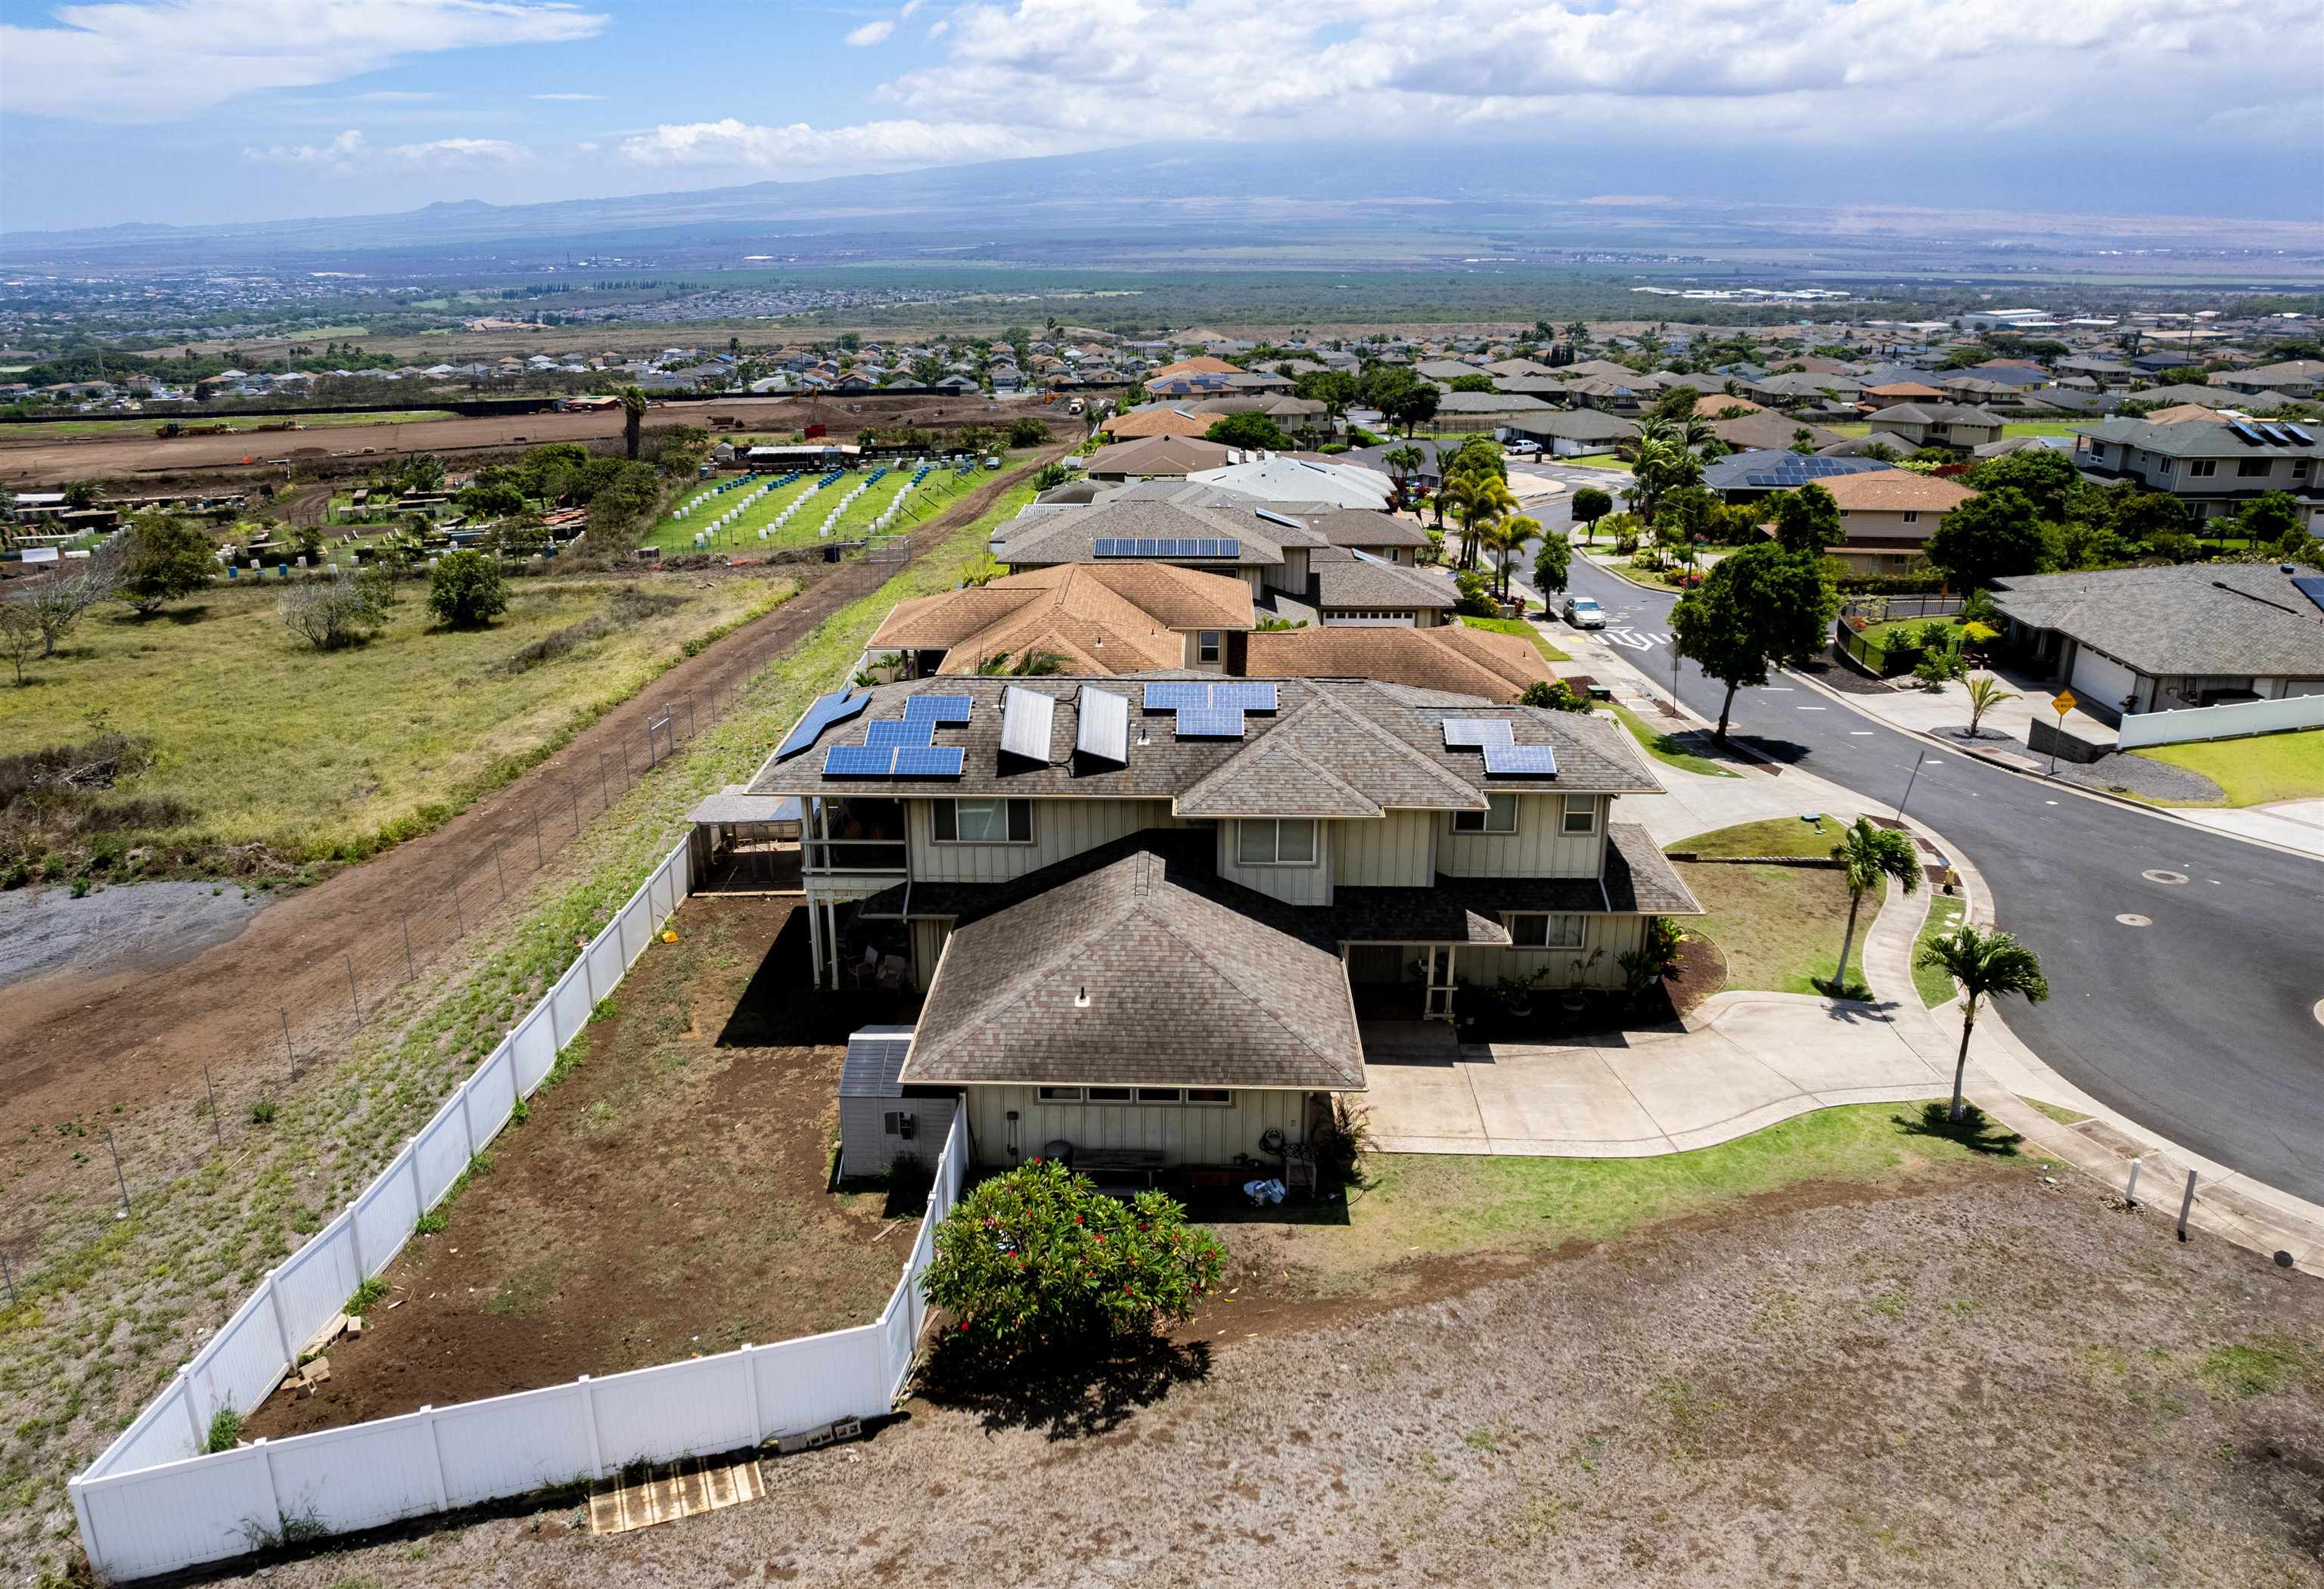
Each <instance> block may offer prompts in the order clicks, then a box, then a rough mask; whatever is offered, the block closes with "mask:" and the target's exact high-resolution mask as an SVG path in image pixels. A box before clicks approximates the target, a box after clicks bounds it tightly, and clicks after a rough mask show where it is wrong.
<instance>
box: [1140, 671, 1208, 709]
mask: <svg viewBox="0 0 2324 1589" xmlns="http://www.w3.org/2000/svg"><path fill="white" fill-rule="evenodd" d="M1210 703H1211V687H1210V685H1208V684H1194V683H1192V682H1189V681H1186V680H1183V679H1172V680H1169V681H1167V682H1166V683H1160V684H1148V685H1147V686H1146V702H1145V705H1146V710H1147V711H1148V712H1188V711H1194V710H1196V709H1199V708H1201V707H1204V706H1208V705H1209V704H1210Z"/></svg>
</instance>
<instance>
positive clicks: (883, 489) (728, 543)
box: [638, 457, 1015, 556]
mask: <svg viewBox="0 0 2324 1589" xmlns="http://www.w3.org/2000/svg"><path fill="white" fill-rule="evenodd" d="M1002 462H1003V463H1004V464H1010V463H1013V462H1015V460H1014V458H1012V457H1004V458H1003V460H1002ZM912 473H913V472H912V471H910V470H904V471H901V472H899V471H896V470H892V469H891V470H890V472H889V473H888V475H887V477H886V478H885V479H883V480H881V482H880V483H879V484H877V485H875V486H873V487H871V490H869V491H865V492H864V493H863V494H862V496H860V497H858V498H856V499H855V501H853V502H851V503H850V504H848V507H847V510H846V511H845V512H844V513H843V514H841V516H840V519H839V522H838V523H836V524H835V525H834V526H832V531H831V535H830V537H829V538H830V539H833V540H843V541H844V540H849V539H853V538H855V537H860V536H862V535H863V534H865V533H866V532H868V531H869V530H870V529H871V521H872V520H873V519H877V518H878V517H879V516H880V514H881V512H882V511H883V510H885V509H886V508H887V506H888V504H889V503H890V501H894V500H895V495H896V489H897V488H898V487H899V486H900V485H902V484H903V483H904V482H906V481H908V480H909V479H910V478H911V476H912ZM868 475H869V471H866V472H865V473H863V474H857V475H843V476H842V477H841V478H840V481H839V482H838V483H837V484H835V485H832V486H828V487H825V488H823V489H821V490H820V491H818V490H817V484H816V482H818V481H820V480H821V479H822V478H823V477H822V476H821V475H818V474H810V475H807V476H806V477H805V478H804V479H801V480H798V481H794V482H791V483H790V484H789V485H787V486H785V487H783V488H782V489H781V490H780V491H770V492H768V493H767V494H766V495H765V496H763V497H761V498H760V499H759V500H758V501H756V502H754V503H752V505H751V508H750V510H748V511H747V512H745V513H744V514H743V516H742V518H741V519H736V520H735V521H734V522H733V523H732V524H730V525H727V526H726V527H725V528H723V529H721V530H719V531H717V532H716V536H715V540H714V541H713V542H712V544H711V545H709V546H707V547H703V548H701V549H702V550H705V551H720V552H734V553H741V554H744V555H746V556H747V555H749V554H752V553H754V552H772V551H780V550H782V549H784V548H786V547H805V546H813V545H814V544H815V543H816V542H817V541H819V540H822V539H824V538H825V537H824V536H823V535H822V533H821V531H822V529H823V519H824V515H825V514H826V513H828V512H830V511H831V508H832V505H833V504H834V503H835V502H836V501H838V500H839V499H840V498H842V497H844V496H845V495H846V494H847V493H848V492H849V491H853V489H854V488H855V487H856V485H857V484H858V483H860V482H862V480H864V479H865V478H868ZM991 477H992V472H991V471H989V470H985V469H982V468H979V469H973V470H971V471H970V472H969V473H967V474H965V475H958V474H954V473H953V472H952V470H951V469H950V468H949V467H941V466H940V467H938V468H937V469H936V470H935V471H933V472H932V473H930V474H929V475H928V477H927V479H926V480H924V481H922V482H920V484H919V486H918V489H917V490H915V491H913V492H912V493H911V495H910V496H909V497H908V498H906V499H905V503H904V510H903V512H902V513H900V514H899V515H898V516H897V518H896V519H895V520H894V521H893V522H892V523H891V524H890V526H889V528H890V531H891V532H893V533H897V534H901V533H902V532H904V531H906V530H908V529H910V528H913V527H914V526H916V525H918V524H922V523H925V522H927V520H928V519H930V518H932V517H934V516H935V515H936V514H938V513H941V512H943V511H944V510H945V509H946V508H949V507H950V506H951V505H952V504H953V503H954V501H958V500H959V499H960V498H961V497H963V496H965V495H966V494H967V493H969V492H970V491H974V490H975V489H976V488H977V486H978V484H979V483H980V482H983V481H986V480H989V479H991ZM777 478H780V477H779V476H778V477H777ZM701 489H702V482H695V483H692V484H689V485H687V486H686V487H685V488H683V489H681V490H680V491H678V492H677V493H676V494H675V496H674V498H673V501H674V502H684V501H692V500H693V499H694V498H695V497H696V495H698V494H699V493H700V491H701ZM746 494H747V489H745V490H738V491H733V492H730V493H728V494H727V495H726V496H725V497H723V498H722V497H713V498H711V499H710V501H708V502H707V503H705V505H704V506H703V507H701V508H699V509H697V510H695V511H694V512H693V513H691V514H689V515H687V517H686V518H683V519H680V518H678V517H676V516H675V515H672V516H670V517H668V518H665V519H662V520H661V521H660V522H659V523H658V524H656V525H655V526H654V527H653V528H652V529H651V530H650V531H648V532H647V533H646V535H645V536H644V537H642V538H641V539H640V541H639V542H638V544H639V545H640V546H644V547H660V548H661V550H662V555H663V556H676V555H677V554H679V553H682V552H690V551H694V550H696V547H695V545H694V537H695V535H696V532H697V531H700V530H702V529H704V528H706V527H707V526H708V524H709V522H710V520H711V519H714V518H715V517H716V516H717V515H718V513H720V512H722V511H724V505H725V504H727V503H729V502H731V501H735V500H738V499H740V498H741V497H742V496H744V495H746ZM808 497H814V498H816V500H815V501H805V502H804V503H803V505H802V506H801V507H800V509H799V510H798V512H797V513H795V514H793V515H792V517H791V520H790V522H789V523H788V524H786V525H784V526H783V527H782V528H780V529H777V530H774V531H773V532H772V533H771V534H770V535H769V536H767V537H765V538H764V539H761V538H760V535H759V531H760V530H761V528H765V527H768V526H770V525H772V524H773V523H774V521H775V519H776V517H777V516H778V515H779V514H780V513H781V512H782V510H784V509H785V508H786V507H788V506H789V505H790V504H791V503H792V502H795V501H802V499H805V498H808Z"/></svg>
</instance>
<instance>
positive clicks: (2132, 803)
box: [1784, 668, 2318, 860]
mask: <svg viewBox="0 0 2324 1589" xmlns="http://www.w3.org/2000/svg"><path fill="white" fill-rule="evenodd" d="M1784 672H1785V673H1786V674H1787V675H1789V676H1791V677H1793V678H1795V679H1797V680H1799V681H1800V683H1802V684H1805V685H1806V686H1807V687H1808V688H1809V689H1811V690H1813V691H1815V692H1816V693H1818V694H1820V695H1822V696H1825V697H1827V698H1828V699H1831V700H1833V701H1837V702H1839V703H1840V704H1841V705H1843V706H1845V707H1847V708H1848V709H1849V711H1850V712H1854V713H1856V715H1857V716H1858V717H1860V718H1863V719H1864V720H1865V721H1867V722H1877V723H1878V724H1879V725H1880V726H1881V727H1882V728H1885V729H1888V730H1893V731H1895V732H1896V733H1899V734H1902V735H1904V737H1905V738H1906V739H1918V740H1920V741H1921V742H1922V743H1923V744H1924V745H1929V746H1932V747H1933V748H1935V749H1939V750H1946V751H1950V752H1951V753H1952V754H1953V755H1955V756H1960V757H1966V758H1969V760H1972V761H1981V762H1983V763H1984V764H1985V765H1986V766H1987V767H1995V768H1997V769H1998V770H2000V771H2002V772H2006V773H2009V774H2011V775H2013V776H2016V777H2021V778H2024V779H2025V780H2026V781H2027V782H2029V783H2032V784H2035V785H2039V786H2041V787H2043V788H2045V789H2056V790H2058V791H2060V792H2061V793H2062V794H2068V795H2080V796H2081V797H2082V798H2083V799H2085V800H2096V801H2100V802H2103V803H2104V804H2108V805H2116V806H2120V807H2122V808H2123V809H2124V810H2126V811H2135V812H2139V813H2144V814H2145V815H2147V816H2157V817H2162V818H2163V819H2164V820H2165V821H2167V822H2172V823H2173V824H2175V825H2176V826H2179V827H2181V828H2190V829H2192V830H2193V831H2196V832H2199V833H2213V834H2217V835H2218V837H2220V838H2223V839H2233V840H2236V842H2238V843H2242V844H2248V845H2251V846H2252V847H2253V848H2254V849H2257V850H2273V851H2275V852H2276V853H2277V854H2278V855H2292V856H2297V857H2299V858H2300V859H2301V860H2315V859H2318V857H2317V856H2316V855H2315V854H2314V853H2312V852H2311V851H2309V850H2295V849H2293V848H2292V846H2290V845H2289V844H2278V843H2277V842H2276V841H2275V840H2273V839H2257V838H2254V837H2253V836H2252V835H2251V834H2249V833H2238V832H2236V831H2235V830H2234V829H2233V828H2214V827H2211V826H2210V825H2209V824H2208V823H2205V822H2189V821H2188V820H2187V819H2186V818H2185V817H2183V816H2181V815H2180V814H2179V813H2177V812H2175V811H2173V810H2172V809H2171V808H2170V807H2169V806H2167V805H2149V804H2146V802H2144V801H2143V800H2133V799H2131V798H2129V797H2128V796H2127V795H2109V794H2107V792H2106V791H2105V790H2103V789H2087V788H2084V787H2083V786H2082V785H2080V784H2068V783H2061V782H2060V781H2059V780H2058V779H2056V778H2052V777H2051V776H2048V775H2047V774H2044V773H2037V772H2029V771H2027V770H2026V769H2025V768H2024V767H2019V766H2017V765H2016V764H2015V762H2009V761H2004V760H2003V759H2002V758H2000V757H1998V756H1996V755H1994V754H1993V753H1992V752H1990V751H1987V750H1974V749H1969V747H1968V746H1965V745H1956V744H1953V743H1952V742H1951V741H1950V740H1948V739H1938V738H1937V737H1936V736H1935V735H1934V734H1931V733H1926V732H1923V730H1919V729H1915V728H1907V727H1906V726H1905V725H1904V724H1903V723H1900V722H1894V721H1890V720H1889V719H1887V718H1885V717H1883V716H1881V715H1880V714H1879V713H1878V712H1872V711H1869V710H1867V709H1866V708H1864V707H1861V706H1858V704H1856V703H1855V701H1854V700H1853V699H1851V698H1850V697H1849V694H1848V693H1847V692H1845V691H1842V690H1835V689H1833V688H1832V687H1831V685H1830V684H1825V683H1823V682H1822V681H1821V679H1812V678H1810V677H1809V676H1808V675H1805V674H1803V673H1801V672H1799V671H1798V670H1797V669H1795V668H1786V669H1784Z"/></svg>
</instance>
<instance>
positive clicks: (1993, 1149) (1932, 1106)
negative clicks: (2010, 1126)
mask: <svg viewBox="0 0 2324 1589" xmlns="http://www.w3.org/2000/svg"><path fill="white" fill-rule="evenodd" d="M1950 1107H1951V1106H1950V1104H1947V1103H1944V1102H1942V1101H1932V1102H1929V1103H1926V1104H1923V1105H1922V1106H1921V1112H1920V1114H1919V1116H1917V1117H1915V1116H1907V1115H1892V1116H1889V1118H1890V1119H1891V1120H1894V1121H1895V1123H1896V1128H1897V1129H1898V1130H1899V1131H1902V1132H1903V1133H1904V1134H1905V1135H1906V1136H1934V1137H1941V1138H1943V1139H1944V1140H1945V1141H1947V1142H1950V1143H1952V1144H1955V1145H1956V1146H1959V1147H1964V1148H1967V1149H1968V1150H1969V1152H1970V1153H1982V1154H1984V1155H1985V1156H1986V1157H1987V1158H1994V1159H2006V1158H2010V1157H2014V1156H2015V1153H2016V1152H2017V1144H2020V1143H2022V1142H2024V1140H2025V1139H2024V1137H2023V1136H2021V1135H2019V1134H2017V1133H2016V1132H2015V1131H2005V1130H2003V1129H2001V1128H2000V1127H1999V1126H1998V1125H1995V1123H1994V1122H1993V1120H1992V1118H1991V1117H1990V1116H1987V1114H1986V1112H1985V1111H1984V1110H1983V1109H1980V1108H1978V1107H1977V1106H1976V1105H1975V1104H1963V1105H1962V1106H1961V1117H1960V1119H1959V1120H1955V1119H1953V1118H1952V1117H1951V1116H1950V1114H1949V1113H1948V1112H1947V1111H1948V1110H1949V1109H1950Z"/></svg>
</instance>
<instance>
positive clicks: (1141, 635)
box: [871, 563, 1255, 674]
mask: <svg viewBox="0 0 2324 1589" xmlns="http://www.w3.org/2000/svg"><path fill="white" fill-rule="evenodd" d="M1254 621H1255V618H1254V615H1253V613H1252V611H1251V603H1250V586H1249V585H1247V584H1245V583H1243V582H1242V581H1240V580H1239V579H1229V578H1227V577H1225V576H1223V575H1221V574H1201V573H1197V572H1196V571H1195V570H1194V569H1191V568H1180V567H1176V566H1175V565H1171V564H1167V563H1119V564H1108V563H1098V564H1087V563H1068V564H1062V565H1058V566H1056V567H1054V568H1039V569H1034V570H1031V571H1029V572H1028V573H1025V574H1010V575H1009V576H1008V577H1007V578H1005V579H996V580H994V581H992V582H991V583H989V584H987V585H984V586H983V587H982V588H978V587H975V586H971V587H970V588H969V589H967V590H962V591H947V592H944V593H942V594H940V595H934V596H922V597H919V598H918V599H916V600H914V601H909V602H898V603H897V604H896V606H895V608H894V609H893V610H892V611H890V612H889V614H888V617H887V620H885V621H884V622H882V623H881V626H880V629H879V631H878V632H877V633H876V634H874V635H873V636H872V637H871V644H872V646H873V647H874V648H881V647H885V648H894V649H899V650H903V649H910V650H934V649H936V648H943V649H945V651H947V652H949V653H950V655H948V656H947V657H945V661H944V665H943V667H942V668H941V670H940V671H942V672H944V673H948V674H964V673H973V672H974V671H975V670H976V666H977V664H978V663H979V662H981V661H982V660H983V659H985V658H986V657H991V656H993V655H995V654H996V653H1001V652H1007V653H1009V654H1010V655H1021V654H1023V653H1024V652H1026V651H1028V650H1050V651H1056V652H1059V653H1061V654H1062V655H1064V656H1065V657H1066V658H1067V660H1068V665H1069V666H1072V667H1074V670H1075V671H1077V672H1081V673H1090V674H1105V673H1143V672H1148V671H1150V670H1152V669H1155V668H1166V667H1177V666H1180V665H1181V664H1183V663H1184V662H1185V643H1184V641H1183V640H1182V639H1181V638H1180V637H1179V634H1178V632H1177V631H1180V630H1185V629H1249V628H1250V627H1251V625H1252V623H1253V622H1254Z"/></svg>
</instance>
